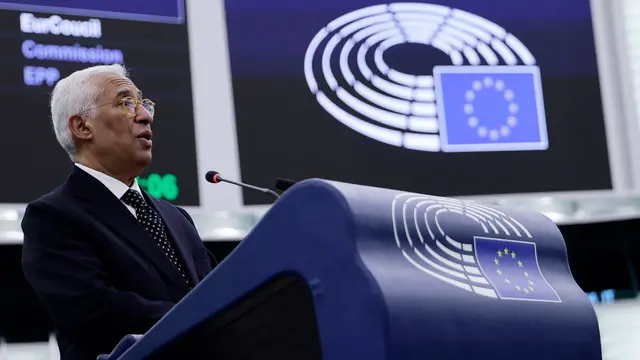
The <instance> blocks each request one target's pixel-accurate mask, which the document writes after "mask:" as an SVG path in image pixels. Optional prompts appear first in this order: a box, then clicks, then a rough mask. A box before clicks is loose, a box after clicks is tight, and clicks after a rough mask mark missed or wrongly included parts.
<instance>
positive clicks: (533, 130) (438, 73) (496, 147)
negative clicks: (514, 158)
mask: <svg viewBox="0 0 640 360" xmlns="http://www.w3.org/2000/svg"><path fill="white" fill-rule="evenodd" d="M405 43H414V44H423V45H428V46H433V47H435V48H437V49H439V50H441V51H442V52H444V53H446V54H447V55H448V56H449V58H450V59H451V64H450V65H448V66H437V67H436V68H434V69H433V75H412V74H407V73H403V72H401V71H398V70H396V69H393V68H391V67H390V66H389V65H388V64H387V63H386V62H385V58H384V54H385V51H387V50H388V49H389V48H391V47H394V46H398V45H402V44H405ZM535 63H536V60H535V58H534V56H533V55H532V54H531V52H530V51H529V50H528V49H527V47H526V46H525V45H524V44H522V43H521V42H520V41H519V40H518V39H517V38H516V37H515V36H513V35H512V34H510V33H508V32H507V31H506V30H505V29H503V28H502V27H500V26H499V25H497V24H495V23H493V22H491V21H489V20H486V19H484V18H481V17H479V16H477V15H474V14H471V13H468V12H466V11H463V10H459V9H452V8H449V7H446V6H441V5H433V4H425V3H392V4H385V5H375V6H370V7H366V8H363V9H359V10H356V11H352V12H350V13H347V14H345V15H343V16H341V17H339V18H337V19H335V20H333V21H332V22H330V23H329V24H328V25H327V26H325V27H324V28H322V29H321V30H320V31H319V32H318V33H317V34H316V35H315V37H314V38H313V39H312V40H311V43H310V44H309V46H308V48H307V51H306V54H305V60H304V73H305V78H306V81H307V84H308V86H309V89H310V90H311V92H312V93H313V94H315V95H316V98H317V100H318V102H319V104H320V105H321V106H322V107H323V108H324V109H325V110H326V111H327V112H328V113H329V114H330V115H332V116H333V117H334V118H335V119H337V120H338V121H340V122H341V123H342V124H344V125H346V126H347V127H349V128H351V129H352V130H354V131H357V132H358V133H360V134H362V135H365V136H368V137H369V138H372V139H375V140H377V141H380V142H383V143H386V144H390V145H393V146H398V147H404V148H407V149H412V150H419V151H508V150H543V149H546V148H547V147H548V141H547V134H546V120H545V114H544V105H543V100H542V88H541V84H540V74H539V69H538V68H537V67H536V66H535ZM478 85H479V86H478ZM471 93H473V94H471ZM480 103H482V104H485V105H486V106H484V108H487V107H488V108H490V110H489V112H487V111H485V112H484V113H482V114H480V113H478V112H477V111H474V105H476V104H480ZM481 107H482V106H481Z"/></svg>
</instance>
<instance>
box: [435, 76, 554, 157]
mask: <svg viewBox="0 0 640 360" xmlns="http://www.w3.org/2000/svg"><path fill="white" fill-rule="evenodd" d="M433 74H434V78H435V83H436V89H437V91H436V101H437V103H438V114H439V121H440V135H441V139H442V150H443V151H491V150H495V151H499V150H503V151H514V150H545V149H547V148H548V146H549V143H548V141H547V128H546V120H545V111H544V105H543V99H542V86H541V84H540V70H539V69H538V67H537V66H465V67H457V66H437V67H435V68H434V70H433Z"/></svg>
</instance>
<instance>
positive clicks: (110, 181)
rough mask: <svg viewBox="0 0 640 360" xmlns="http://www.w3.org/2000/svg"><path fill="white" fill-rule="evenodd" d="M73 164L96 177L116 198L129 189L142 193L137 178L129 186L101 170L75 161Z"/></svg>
mask: <svg viewBox="0 0 640 360" xmlns="http://www.w3.org/2000/svg"><path fill="white" fill-rule="evenodd" d="M75 165H76V166H77V167H79V168H80V169H82V170H84V171H85V172H86V173H88V174H89V175H91V176H93V177H94V178H96V179H97V180H98V181H100V182H101V183H102V184H103V185H104V186H105V187H106V188H107V189H109V191H111V192H112V193H113V195H115V196H116V197H117V198H118V199H120V198H122V196H123V195H124V194H125V193H126V192H127V190H129V189H131V190H136V191H137V192H139V193H140V194H141V195H142V191H140V186H139V185H138V180H137V179H133V184H132V185H131V187H129V186H127V185H126V184H125V183H123V182H122V181H120V180H118V179H115V178H112V177H111V176H109V175H107V174H103V173H101V172H99V171H97V170H94V169H92V168H90V167H87V166H85V165H82V164H79V163H75Z"/></svg>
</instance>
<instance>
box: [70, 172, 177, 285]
mask: <svg viewBox="0 0 640 360" xmlns="http://www.w3.org/2000/svg"><path fill="white" fill-rule="evenodd" d="M67 184H68V187H69V190H70V191H71V192H72V193H73V194H74V195H75V196H76V197H77V198H78V199H81V200H82V201H81V204H82V207H83V208H84V209H85V210H86V211H87V212H88V213H91V214H93V215H94V216H95V217H96V218H97V219H98V220H99V221H100V222H102V223H103V224H105V225H106V226H108V227H109V228H111V229H112V230H113V231H114V232H116V233H118V234H119V235H120V237H122V238H123V239H125V241H126V242H127V243H129V244H130V245H132V246H133V247H135V248H137V249H138V250H140V252H141V253H142V254H144V256H146V257H147V258H149V260H151V262H152V263H153V264H154V265H156V267H157V268H158V269H160V270H161V271H162V272H164V273H165V274H166V275H167V276H168V277H169V278H170V279H171V280H173V282H175V283H176V284H177V285H179V286H181V287H184V288H187V286H188V285H187V284H186V283H185V281H184V280H183V279H182V276H181V275H180V273H179V272H178V270H176V269H175V267H174V266H173V264H172V263H171V261H170V260H169V259H168V258H167V256H166V255H165V254H164V253H163V252H162V250H161V249H160V247H159V246H158V245H157V244H156V243H155V241H154V240H153V239H152V238H151V236H149V234H147V232H146V231H145V230H144V228H143V227H142V226H141V225H140V224H139V223H138V221H137V219H136V218H135V217H134V216H133V214H131V212H129V210H128V209H127V208H126V207H125V205H124V204H123V203H122V202H121V201H120V200H119V199H118V198H116V197H115V196H114V195H113V193H112V192H111V191H109V189H107V188H106V187H105V186H104V185H103V184H102V183H101V182H100V181H98V180H97V179H95V178H94V177H93V176H91V175H89V174H87V173H86V172H84V171H83V170H81V169H79V168H77V167H74V170H73V172H72V174H71V175H70V176H69V179H68V181H67Z"/></svg>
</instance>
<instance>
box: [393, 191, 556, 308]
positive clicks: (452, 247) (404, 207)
mask: <svg viewBox="0 0 640 360" xmlns="http://www.w3.org/2000/svg"><path fill="white" fill-rule="evenodd" d="M447 217H448V219H447ZM454 217H457V218H454ZM392 218H393V232H394V237H395V241H396V244H397V246H398V248H399V249H400V250H401V252H402V255H403V256H404V257H405V259H406V260H407V261H408V262H409V263H410V264H411V265H413V266H414V267H415V268H416V269H418V270H420V271H422V272H424V273H425V274H428V275H430V276H432V277H434V278H436V279H439V280H440V281H443V282H445V283H447V284H450V285H453V286H455V287H458V288H460V289H463V290H466V291H469V292H472V293H475V294H477V295H481V296H485V297H490V298H499V299H503V300H527V301H544V302H561V300H560V297H559V296H558V294H557V293H556V291H555V289H553V287H551V285H550V284H549V283H548V282H547V280H546V279H545V278H544V276H543V275H542V272H541V270H540V266H539V264H538V254H537V249H536V244H535V243H534V242H532V241H531V240H532V239H533V236H532V235H531V233H530V232H529V230H528V229H527V228H526V227H525V226H523V225H522V224H521V223H520V222H518V220H516V219H514V218H513V217H511V216H509V215H506V214H504V213H503V212H501V211H498V210H495V209H492V208H490V207H487V206H484V205H480V204H475V203H470V202H463V201H459V200H454V199H448V198H441V197H434V196H424V195H417V194H410V193H405V194H400V195H398V196H396V197H395V198H394V200H393V203H392ZM447 223H451V224H455V227H456V228H458V229H459V228H460V227H461V226H465V230H464V231H462V232H466V231H469V230H471V229H473V230H471V231H475V232H474V234H477V235H476V236H472V237H471V238H456V235H455V234H454V233H452V232H451V231H450V229H449V227H448V226H447Z"/></svg>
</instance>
